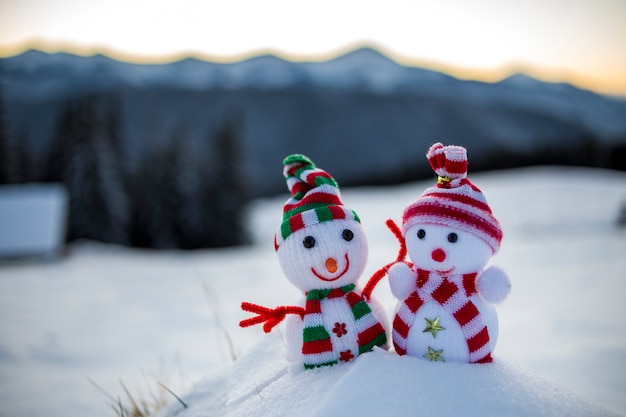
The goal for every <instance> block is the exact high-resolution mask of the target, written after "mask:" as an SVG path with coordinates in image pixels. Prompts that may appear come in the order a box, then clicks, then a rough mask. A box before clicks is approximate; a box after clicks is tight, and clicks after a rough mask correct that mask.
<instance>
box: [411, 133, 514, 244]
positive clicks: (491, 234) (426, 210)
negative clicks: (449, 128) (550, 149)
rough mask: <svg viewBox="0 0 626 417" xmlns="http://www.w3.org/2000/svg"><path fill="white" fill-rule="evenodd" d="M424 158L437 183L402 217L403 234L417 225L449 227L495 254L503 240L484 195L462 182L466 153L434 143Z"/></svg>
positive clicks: (472, 185) (464, 179)
mask: <svg viewBox="0 0 626 417" xmlns="http://www.w3.org/2000/svg"><path fill="white" fill-rule="evenodd" d="M426 157H427V158H428V162H430V166H431V167H432V168H433V170H434V171H435V172H436V173H437V175H438V176H439V179H438V181H437V185H436V186H434V187H430V188H427V189H426V190H425V191H424V193H422V195H421V196H420V197H419V198H418V199H417V200H415V201H414V202H413V203H411V204H409V206H408V207H406V209H405V210H404V214H403V215H402V229H403V231H404V232H405V233H406V231H407V230H408V229H409V228H410V227H411V226H413V225H414V224H417V223H425V224H436V225H442V226H450V227H454V228H458V229H460V230H464V231H466V232H469V233H472V234H473V235H475V236H477V237H478V238H480V239H482V240H483V241H485V242H486V243H487V244H488V245H489V246H490V247H491V250H492V252H493V253H496V252H497V251H498V249H499V248H500V242H501V240H502V228H501V227H500V223H499V222H498V220H497V219H496V218H495V217H494V216H493V214H492V213H491V208H490V207H489V205H488V204H487V200H486V199H485V196H484V195H483V193H482V192H481V191H480V189H479V188H478V187H476V186H475V185H474V184H472V182H471V181H470V180H469V179H467V178H465V177H466V176H467V165H468V164H467V151H466V149H465V148H463V147H461V146H443V145H442V144H441V143H435V144H434V145H433V146H431V147H430V149H429V150H428V153H427V154H426Z"/></svg>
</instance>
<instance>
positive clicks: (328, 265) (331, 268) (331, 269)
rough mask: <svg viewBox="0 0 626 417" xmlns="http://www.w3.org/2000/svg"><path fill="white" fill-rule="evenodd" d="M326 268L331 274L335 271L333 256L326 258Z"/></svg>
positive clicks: (335, 265)
mask: <svg viewBox="0 0 626 417" xmlns="http://www.w3.org/2000/svg"><path fill="white" fill-rule="evenodd" d="M326 269H327V270H328V272H330V273H331V274H332V273H333V272H335V271H337V261H336V260H334V259H333V258H328V259H326Z"/></svg>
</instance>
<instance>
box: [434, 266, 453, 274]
mask: <svg viewBox="0 0 626 417" xmlns="http://www.w3.org/2000/svg"><path fill="white" fill-rule="evenodd" d="M454 269H455V268H454V267H452V268H450V269H446V270H444V271H440V270H438V269H435V272H437V273H438V274H439V275H449V274H450V273H451V272H452V271H454Z"/></svg>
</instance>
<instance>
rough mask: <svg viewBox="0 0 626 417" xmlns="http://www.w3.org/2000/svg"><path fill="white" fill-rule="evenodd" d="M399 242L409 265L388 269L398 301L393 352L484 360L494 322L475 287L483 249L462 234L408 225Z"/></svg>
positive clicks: (488, 354) (488, 252) (485, 256)
mask: <svg viewBox="0 0 626 417" xmlns="http://www.w3.org/2000/svg"><path fill="white" fill-rule="evenodd" d="M405 240H406V244H407V250H408V253H409V255H410V257H411V260H412V261H413V263H414V264H415V265H414V266H413V267H410V266H409V265H407V264H405V263H399V264H396V265H394V266H393V267H392V268H390V270H389V283H390V286H391V291H392V293H393V295H394V296H395V297H396V298H397V299H398V300H399V304H398V307H397V309H396V314H395V316H394V320H393V331H392V336H393V343H394V347H395V349H396V352H397V353H398V354H401V355H404V354H406V355H411V356H416V357H421V358H425V359H429V360H433V361H446V362H449V361H452V362H466V363H479V362H490V361H491V352H492V351H493V349H494V347H495V344H496V340H497V337H498V318H497V314H496V311H495V308H494V307H493V305H492V304H491V303H490V302H488V300H486V299H485V297H483V295H481V290H482V289H483V288H484V287H485V286H482V287H481V286H480V284H481V282H480V280H481V278H482V276H483V273H484V272H483V268H484V267H485V265H486V263H487V261H488V260H489V258H490V257H491V254H492V252H491V248H490V247H489V245H488V244H487V243H486V242H484V241H483V240H482V239H480V238H478V237H476V236H475V235H474V234H472V233H469V232H466V231H463V230H459V229H456V228H453V227H447V226H440V225H431V224H422V223H416V224H414V225H412V226H411V227H409V228H408V229H407V230H406V231H405ZM490 269H491V268H490ZM487 275H493V274H487ZM496 278H498V279H499V278H500V277H499V276H498V277H496ZM504 280H505V282H504V283H503V285H504V286H506V285H508V279H507V278H506V277H504ZM501 281H502V280H501ZM498 285H499V284H498ZM487 287H488V286H487ZM505 292H507V293H508V290H507V289H505ZM490 301H493V300H490Z"/></svg>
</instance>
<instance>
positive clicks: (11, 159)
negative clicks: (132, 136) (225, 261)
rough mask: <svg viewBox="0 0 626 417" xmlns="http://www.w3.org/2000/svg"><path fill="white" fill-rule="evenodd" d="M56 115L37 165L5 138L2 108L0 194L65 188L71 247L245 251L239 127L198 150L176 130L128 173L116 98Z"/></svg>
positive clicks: (88, 98)
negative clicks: (22, 187)
mask: <svg viewBox="0 0 626 417" xmlns="http://www.w3.org/2000/svg"><path fill="white" fill-rule="evenodd" d="M60 114H61V115H60V117H59V120H58V122H57V126H56V128H55V131H54V135H53V139H52V140H53V141H52V143H51V146H50V147H49V148H48V151H47V152H46V153H45V155H44V157H43V158H41V161H39V162H38V161H36V160H35V159H34V158H33V152H32V151H31V150H30V149H29V148H28V147H27V146H25V143H26V141H25V140H24V138H20V137H19V136H11V135H9V134H8V132H7V128H6V123H5V117H4V106H3V105H2V100H0V158H1V160H0V184H19V183H27V182H42V183H47V182H55V183H62V184H64V185H65V187H66V188H67V190H68V194H69V198H70V201H69V219H68V226H67V236H66V239H67V241H72V240H75V239H94V240H99V241H104V242H110V243H116V244H121V245H130V246H137V247H145V248H158V249H170V248H179V249H197V248H209V247H221V246H232V245H239V244H242V243H245V242H246V241H247V239H246V233H245V226H244V222H245V218H244V209H245V205H246V203H247V201H248V199H249V197H248V193H247V191H246V189H245V185H244V183H243V179H242V177H241V172H240V171H241V169H240V164H241V161H240V155H241V149H240V140H239V134H240V133H239V131H240V129H241V124H242V123H243V120H242V119H241V118H240V117H238V116H237V115H233V116H232V117H229V118H225V119H224V121H223V124H222V126H220V127H219V129H217V130H216V131H213V132H211V136H212V137H208V138H206V141H203V142H198V141H192V140H190V139H189V135H188V132H185V131H184V130H180V131H178V132H177V133H175V134H174V135H172V136H171V137H167V138H164V139H163V140H161V142H160V144H159V146H155V147H154V148H151V149H150V151H149V152H147V153H145V154H144V155H143V157H142V158H141V160H140V161H139V162H138V163H137V164H133V165H132V166H133V167H134V168H132V169H131V168H130V167H131V164H129V163H128V162H127V158H128V155H127V153H126V151H125V150H126V147H125V146H124V143H125V141H127V140H128V138H125V137H124V134H123V133H122V132H123V130H122V124H123V123H124V120H123V117H122V115H121V112H120V103H119V99H118V98H117V97H116V96H115V95H107V94H89V95H84V96H79V97H74V98H70V99H68V100H67V101H66V103H65V104H64V106H63V109H62V111H61V113H60Z"/></svg>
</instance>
